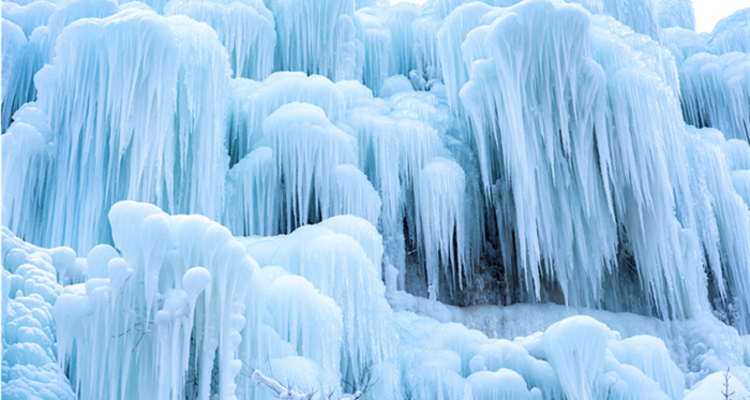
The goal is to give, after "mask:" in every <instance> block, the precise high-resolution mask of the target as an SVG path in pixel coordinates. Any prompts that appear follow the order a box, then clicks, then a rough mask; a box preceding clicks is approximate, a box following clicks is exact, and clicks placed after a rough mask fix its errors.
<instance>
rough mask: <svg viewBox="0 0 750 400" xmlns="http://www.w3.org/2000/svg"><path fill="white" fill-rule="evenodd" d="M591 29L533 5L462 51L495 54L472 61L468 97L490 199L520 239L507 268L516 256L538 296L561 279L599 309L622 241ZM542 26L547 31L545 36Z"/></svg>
mask: <svg viewBox="0 0 750 400" xmlns="http://www.w3.org/2000/svg"><path fill="white" fill-rule="evenodd" d="M548 21H555V24H553V25H549V22H548ZM558 21H559V25H557V22H558ZM563 21H565V22H563ZM588 24H589V22H588V16H587V14H586V13H585V12H584V11H581V10H580V8H578V7H575V6H567V5H553V4H552V3H548V2H542V1H531V2H524V3H522V4H519V5H517V6H514V7H511V8H510V9H508V10H507V11H505V12H504V14H503V15H502V16H498V18H497V19H496V20H495V22H493V23H492V25H491V26H489V27H487V28H478V29H476V30H475V31H473V32H472V33H470V34H469V35H468V36H467V39H466V41H465V42H464V44H463V46H462V47H463V48H464V49H471V48H473V49H479V48H480V46H481V47H484V48H485V49H486V50H484V52H483V53H485V54H481V53H479V52H473V53H472V54H473V55H476V56H485V57H490V56H491V58H488V59H486V60H476V61H473V60H470V59H465V61H466V62H467V65H469V63H471V62H472V61H473V68H472V73H471V80H470V81H469V82H468V83H467V84H466V85H464V87H463V89H462V90H461V93H460V97H461V100H462V101H463V104H464V106H465V107H466V110H467V114H468V115H469V118H470V120H471V122H472V130H473V132H474V139H475V141H476V144H477V148H478V152H479V166H480V171H481V175H482V181H483V183H484V192H485V198H486V199H487V200H488V203H495V208H496V211H495V214H496V215H497V217H498V227H502V228H503V229H507V232H509V231H511V230H512V231H513V232H514V234H515V241H516V243H515V250H514V249H513V246H514V245H513V244H510V243H508V244H506V245H504V248H503V256H504V258H505V260H506V262H507V264H506V265H511V263H513V258H516V260H515V261H516V262H517V265H518V268H519V270H520V273H519V278H518V279H519V280H520V281H521V283H522V285H523V286H524V287H525V288H526V290H527V291H528V293H533V294H534V297H536V298H539V297H540V295H541V287H540V284H541V283H542V280H543V279H544V280H546V279H547V277H554V279H555V280H557V282H558V283H559V285H560V289H561V290H562V293H563V295H564V297H565V298H566V301H568V302H572V303H574V304H593V301H594V299H596V298H597V297H598V296H599V295H600V294H599V291H600V289H599V287H600V285H601V281H602V279H603V271H604V270H605V269H607V268H608V266H609V265H610V264H611V263H613V262H614V260H615V247H616V243H617V232H616V224H615V219H614V213H613V207H612V200H611V199H609V184H608V175H609V174H610V173H611V172H610V170H609V168H610V162H611V161H610V150H609V149H608V148H607V143H608V140H609V139H608V138H607V137H606V133H607V129H606V123H605V119H604V116H605V108H604V107H605V105H606V103H605V102H604V95H605V92H604V89H605V78H604V73H603V72H602V70H601V68H600V67H599V66H598V65H597V64H596V63H594V62H593V60H591V59H590V58H589V56H588V46H587V44H586V41H587V39H586V36H587V34H588ZM536 26H545V27H546V28H545V30H544V31H543V32H542V33H540V32H537V31H536V30H535V29H534V27H536ZM475 33H476V34H475ZM540 35H541V36H540ZM521 49H523V50H521ZM552 49H554V50H552ZM551 71H552V72H553V74H554V75H550V72H551ZM584 81H585V82H588V84H587V85H586V86H585V87H582V86H579V85H578V82H584ZM541 88H545V89H541ZM569 102H570V103H569ZM531 109H534V110H536V112H534V113H528V112H527V110H531ZM532 132H533V133H532ZM597 159H598V162H596V161H595V160H597ZM496 182H498V183H499V184H498V185H497V186H495V188H493V185H495V183H496ZM588 231H590V232H597V234H596V235H590V234H586V233H585V232H588ZM514 253H515V254H514ZM582 282H587V283H586V284H585V285H582V284H581V283H582Z"/></svg>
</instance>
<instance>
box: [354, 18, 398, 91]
mask: <svg viewBox="0 0 750 400" xmlns="http://www.w3.org/2000/svg"><path fill="white" fill-rule="evenodd" d="M370 13H372V14H370ZM373 14H374V15H373ZM378 14H379V11H378V10H374V9H363V10H359V11H357V17H358V18H359V20H360V22H361V24H362V36H363V39H362V41H363V43H364V48H365V62H364V69H363V75H362V83H364V84H365V86H367V87H369V88H370V89H372V91H373V93H374V94H375V95H376V96H377V95H379V94H380V88H381V87H382V86H383V81H384V80H385V79H386V78H388V76H389V75H388V69H389V67H390V60H389V57H390V53H391V32H390V31H389V30H388V29H387V28H386V27H384V26H383V24H382V22H381V19H382V18H380V17H379V15H378Z"/></svg>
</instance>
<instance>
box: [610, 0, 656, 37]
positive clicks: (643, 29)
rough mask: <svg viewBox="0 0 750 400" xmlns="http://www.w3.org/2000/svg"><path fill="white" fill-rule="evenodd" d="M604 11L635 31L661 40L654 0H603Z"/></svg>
mask: <svg viewBox="0 0 750 400" xmlns="http://www.w3.org/2000/svg"><path fill="white" fill-rule="evenodd" d="M602 2H603V3H604V12H605V13H606V14H609V15H611V16H613V17H615V19H617V20H618V21H620V22H622V23H623V24H625V25H627V26H629V27H631V28H632V29H633V30H634V31H635V32H637V33H640V34H642V35H646V36H650V37H651V39H654V40H655V41H657V42H661V29H660V27H659V17H658V15H657V7H656V2H655V1H654V0H603V1H602Z"/></svg>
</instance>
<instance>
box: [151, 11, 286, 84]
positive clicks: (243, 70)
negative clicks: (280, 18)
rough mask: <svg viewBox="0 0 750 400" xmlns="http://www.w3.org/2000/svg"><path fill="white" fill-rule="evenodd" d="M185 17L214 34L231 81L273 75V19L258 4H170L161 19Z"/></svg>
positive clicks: (274, 33)
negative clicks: (223, 52) (228, 64)
mask: <svg viewBox="0 0 750 400" xmlns="http://www.w3.org/2000/svg"><path fill="white" fill-rule="evenodd" d="M178 14H182V15H187V16H188V17H190V18H192V19H194V20H196V21H200V22H205V23H207V24H208V25H209V26H211V27H212V28H214V29H215V30H216V33H217V34H218V35H219V41H220V42H221V43H222V44H223V45H224V47H225V48H226V49H227V53H229V60H230V62H231V64H232V70H233V71H234V75H233V76H234V77H235V78H236V77H243V78H249V79H255V80H263V79H266V78H267V77H268V76H269V75H271V72H272V71H273V56H274V49H275V47H276V31H275V29H274V28H275V26H274V19H273V15H272V14H271V11H269V10H268V9H267V8H266V7H265V6H264V5H263V2H262V1H261V0H245V1H242V2H240V1H231V2H230V1H227V0H217V1H195V0H172V1H170V2H169V3H167V5H166V6H165V7H164V15H178Z"/></svg>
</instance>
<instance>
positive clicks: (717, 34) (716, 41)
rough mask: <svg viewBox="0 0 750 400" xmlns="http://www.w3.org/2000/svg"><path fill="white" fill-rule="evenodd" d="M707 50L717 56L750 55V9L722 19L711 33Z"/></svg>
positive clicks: (738, 11)
mask: <svg viewBox="0 0 750 400" xmlns="http://www.w3.org/2000/svg"><path fill="white" fill-rule="evenodd" d="M706 48H707V49H708V51H709V52H710V53H713V54H716V55H720V54H724V53H729V52H732V51H739V52H742V53H750V8H743V9H740V10H737V11H735V13H734V14H732V15H730V16H728V17H724V18H722V19H720V20H719V22H717V23H716V26H714V30H713V31H711V39H709V41H708V43H706Z"/></svg>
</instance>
